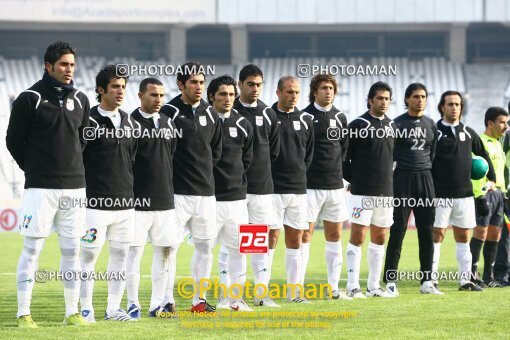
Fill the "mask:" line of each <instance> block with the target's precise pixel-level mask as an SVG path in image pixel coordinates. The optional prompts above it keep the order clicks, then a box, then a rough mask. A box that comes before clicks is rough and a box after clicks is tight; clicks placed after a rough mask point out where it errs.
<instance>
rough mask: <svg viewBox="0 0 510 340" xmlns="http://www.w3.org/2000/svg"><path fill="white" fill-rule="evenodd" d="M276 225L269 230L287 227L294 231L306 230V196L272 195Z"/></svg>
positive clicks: (307, 227)
mask: <svg viewBox="0 0 510 340" xmlns="http://www.w3.org/2000/svg"><path fill="white" fill-rule="evenodd" d="M273 200H274V206H275V216H276V219H277V220H276V221H277V223H276V224H272V225H271V229H281V228H283V225H287V226H289V227H292V228H294V229H299V230H308V229H309V226H308V221H307V220H308V216H307V215H308V200H307V197H306V194H273Z"/></svg>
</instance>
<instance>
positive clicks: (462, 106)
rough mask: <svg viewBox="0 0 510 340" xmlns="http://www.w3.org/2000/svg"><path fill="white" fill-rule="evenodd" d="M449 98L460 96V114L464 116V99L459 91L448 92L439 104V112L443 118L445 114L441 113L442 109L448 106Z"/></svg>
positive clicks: (442, 96) (443, 95)
mask: <svg viewBox="0 0 510 340" xmlns="http://www.w3.org/2000/svg"><path fill="white" fill-rule="evenodd" d="M448 96H459V98H460V113H461V114H462V110H464V99H463V98H462V95H461V94H460V92H458V91H452V90H449V91H446V92H444V93H443V94H442V95H441V99H440V100H439V104H437V111H439V114H440V115H441V117H443V114H444V112H443V111H441V108H442V107H443V106H444V104H446V97H448Z"/></svg>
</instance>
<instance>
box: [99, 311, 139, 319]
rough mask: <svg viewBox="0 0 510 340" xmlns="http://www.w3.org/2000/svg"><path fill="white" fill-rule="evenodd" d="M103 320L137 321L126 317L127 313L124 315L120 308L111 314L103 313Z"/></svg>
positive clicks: (124, 312)
mask: <svg viewBox="0 0 510 340" xmlns="http://www.w3.org/2000/svg"><path fill="white" fill-rule="evenodd" d="M104 319H105V320H107V321H123V322H124V321H134V322H136V321H138V320H137V319H133V318H132V317H130V316H129V315H128V313H126V311H125V310H124V309H122V308H119V309H117V310H116V311H115V312H113V313H110V314H108V313H106V312H105V313H104Z"/></svg>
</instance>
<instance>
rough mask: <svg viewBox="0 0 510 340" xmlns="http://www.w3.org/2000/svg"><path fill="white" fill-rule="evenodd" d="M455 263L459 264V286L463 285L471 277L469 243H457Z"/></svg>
mask: <svg viewBox="0 0 510 340" xmlns="http://www.w3.org/2000/svg"><path fill="white" fill-rule="evenodd" d="M456 253H457V262H458V263H459V274H460V285H461V286H462V285H464V284H466V283H467V282H469V281H470V279H469V278H470V277H471V261H472V259H473V258H472V255H471V249H470V248H469V243H459V242H457V247H456Z"/></svg>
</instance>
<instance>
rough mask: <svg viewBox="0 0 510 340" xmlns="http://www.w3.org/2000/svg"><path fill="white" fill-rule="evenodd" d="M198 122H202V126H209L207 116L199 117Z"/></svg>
mask: <svg viewBox="0 0 510 340" xmlns="http://www.w3.org/2000/svg"><path fill="white" fill-rule="evenodd" d="M198 121H199V122H200V125H202V126H206V125H207V119H206V117H205V116H200V117H198Z"/></svg>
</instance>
